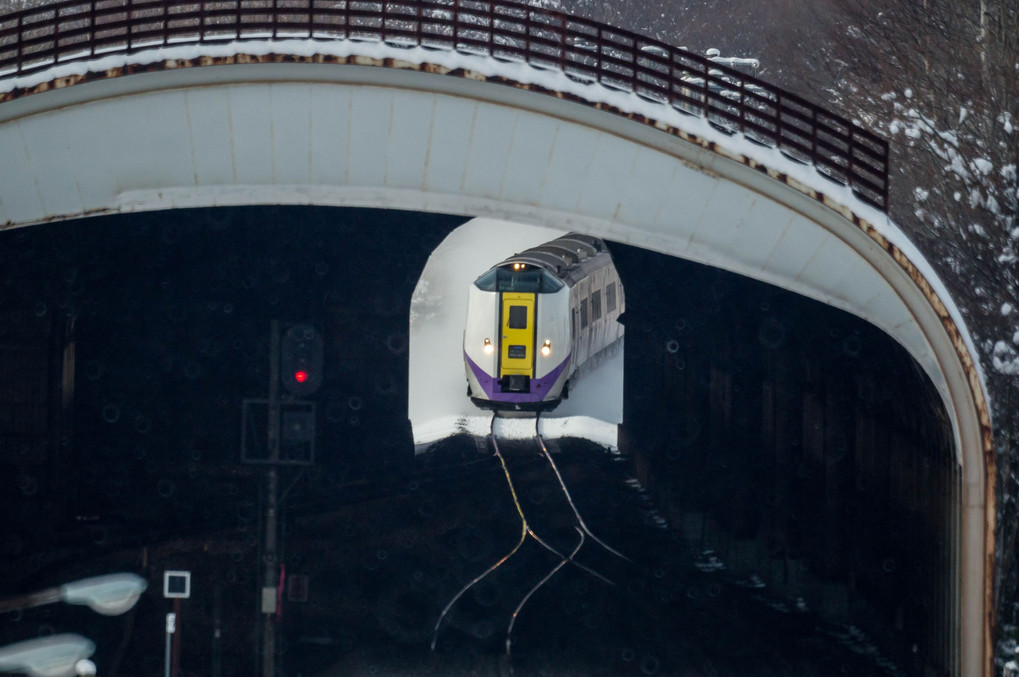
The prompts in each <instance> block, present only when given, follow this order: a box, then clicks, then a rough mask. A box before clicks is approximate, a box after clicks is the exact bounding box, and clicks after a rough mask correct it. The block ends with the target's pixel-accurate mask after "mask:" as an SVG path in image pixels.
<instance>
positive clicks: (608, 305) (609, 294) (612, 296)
mask: <svg viewBox="0 0 1019 677" xmlns="http://www.w3.org/2000/svg"><path fill="white" fill-rule="evenodd" d="M615 309H616V283H615V282H609V286H607V287H605V312H606V313H611V312H612V311H613V310H615Z"/></svg>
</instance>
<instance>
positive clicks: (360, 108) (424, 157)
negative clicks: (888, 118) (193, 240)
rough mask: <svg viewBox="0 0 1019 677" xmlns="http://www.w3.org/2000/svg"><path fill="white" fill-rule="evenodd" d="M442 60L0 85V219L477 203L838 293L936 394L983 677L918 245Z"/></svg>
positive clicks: (491, 212) (972, 642)
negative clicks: (447, 68)
mask: <svg viewBox="0 0 1019 677" xmlns="http://www.w3.org/2000/svg"><path fill="white" fill-rule="evenodd" d="M236 60H237V59H235V61H236ZM376 65H381V63H380V64H376ZM461 75H465V77H448V76H445V75H441V74H433V73H429V72H422V69H421V68H420V67H414V68H366V67H364V66H355V65H337V64H323V63H302V64H284V63H252V64H248V65H237V64H233V65H211V66H208V67H201V68H184V69H175V68H170V67H169V66H167V65H166V64H163V66H162V67H161V68H156V69H153V72H151V73H147V74H141V75H134V76H131V77H113V78H106V79H98V80H97V81H95V82H90V83H87V84H82V85H78V86H74V87H54V88H53V89H51V90H50V91H46V92H44V93H40V94H33V95H32V96H24V97H20V98H14V99H13V100H10V101H8V102H6V103H3V104H2V105H0V157H2V158H4V162H3V163H2V164H0V225H2V226H3V227H7V228H11V227H18V226H26V225H31V224H38V223H44V222H48V221H54V220H62V219H68V218H75V217H80V216H85V215H97V214H113V213H127V212H134V211H144V210H156V209H172V208H181V207H194V206H219V205H238V204H318V205H336V206H373V207H389V208H404V209H413V210H425V211H436V212H446V213H456V214H463V215H467V216H479V215H483V216H491V217H495V218H500V219H506V220H510V221H517V222H522V223H529V224H533V225H541V226H549V227H555V228H560V229H576V230H582V231H586V232H590V233H593V234H596V235H599V236H602V237H605V238H609V239H613V240H618V241H621V242H625V243H628V244H634V245H637V246H641V247H644V248H648V249H653V250H657V251H660V252H663V253H668V254H671V255H675V256H679V257H683V258H687V259H691V260H694V261H698V262H702V263H707V264H710V265H714V266H718V267H721V268H725V269H728V270H731V271H733V272H737V273H740V274H743V275H747V276H749V277H753V278H756V279H759V280H763V281H766V282H770V283H772V284H776V285H778V286H781V287H784V288H787V289H789V290H792V291H795V292H798V293H801V294H803V295H805V296H808V297H811V298H815V299H818V300H820V301H823V302H825V303H828V304H830V305H833V306H836V307H839V308H842V309H844V310H847V311H849V312H851V313H853V314H855V315H857V316H859V317H861V318H864V319H866V320H868V321H870V322H872V323H873V324H875V325H877V326H878V327H880V328H882V329H883V330H885V331H886V332H887V333H888V334H889V335H891V336H892V337H893V338H895V340H897V341H898V342H899V343H901V344H902V345H903V346H904V347H905V348H906V349H907V350H908V351H909V352H910V353H911V354H912V355H913V356H914V358H915V359H916V360H917V362H918V363H919V364H920V365H921V366H922V367H923V368H924V370H925V371H926V372H927V374H928V375H929V376H930V378H931V380H932V381H933V383H934V385H935V387H936V388H937V389H938V391H939V393H940V394H941V396H942V398H943V400H944V402H945V406H946V411H947V412H948V415H949V417H950V418H951V421H952V425H953V430H954V433H955V438H956V449H957V462H958V463H959V465H960V467H961V471H962V484H963V486H962V489H961V503H960V505H959V506H958V519H959V533H958V534H953V539H954V540H955V543H956V548H955V552H956V554H957V556H956V561H957V562H958V564H957V566H958V572H959V574H958V577H957V578H958V585H959V587H958V590H957V592H956V595H957V599H958V604H959V617H958V619H957V623H958V625H957V633H958V635H959V637H960V639H959V660H958V664H959V668H960V674H965V675H989V674H991V670H992V669H993V668H992V663H991V644H990V643H991V635H992V625H993V618H992V614H993V605H992V597H991V580H992V572H993V553H994V543H993V534H994V493H993V488H994V484H993V482H994V469H993V454H992V450H991V439H990V432H989V430H990V426H989V418H988V414H987V406H986V402H985V401H984V394H983V393H984V390H983V386H982V383H981V382H980V374H979V371H978V367H977V366H976V358H975V354H974V352H973V350H972V347H971V345H972V344H971V342H970V341H969V340H968V336H967V335H966V334H965V329H964V327H962V325H961V323H960V321H959V320H958V317H959V315H958V313H957V311H955V310H954V306H953V305H952V303H951V299H949V298H947V296H946V294H945V293H944V292H943V287H942V286H941V285H940V283H939V282H938V281H937V279H936V278H935V277H934V276H933V273H931V272H929V271H930V268H929V267H928V266H927V265H926V264H925V262H923V260H922V258H921V257H920V255H919V254H918V253H917V252H915V251H911V250H910V249H909V248H904V247H903V246H902V243H901V242H900V241H898V240H896V239H895V238H894V237H892V236H891V235H893V234H894V233H893V231H894V226H891V225H890V224H884V226H883V227H881V228H879V227H877V226H875V225H873V224H872V223H870V222H868V221H867V220H865V219H863V218H861V217H860V216H859V212H856V211H854V210H853V208H852V207H851V206H847V205H846V204H841V205H840V204H837V203H836V202H834V201H832V200H831V199H829V198H827V197H826V196H825V195H822V194H820V193H818V192H817V191H814V190H812V189H810V188H807V187H806V186H803V185H800V184H797V183H796V182H795V181H785V182H783V181H778V180H776V176H777V173H776V172H775V171H774V168H772V169H771V170H769V168H766V167H763V166H761V165H760V164H758V163H755V162H754V161H752V160H750V159H748V158H746V157H744V156H743V155H741V154H740V153H738V152H736V153H734V152H731V151H730V152H726V151H724V150H723V149H720V148H718V147H715V146H714V145H711V144H706V143H701V142H700V141H699V140H698V139H697V138H696V137H694V136H692V135H690V134H686V133H683V132H682V131H681V130H676V129H664V130H663V129H662V125H655V124H654V122H653V121H635V120H631V119H628V118H627V117H625V116H621V115H613V114H609V113H606V112H605V111H603V110H599V109H597V108H596V107H593V106H587V105H582V104H579V103H577V102H575V101H570V100H566V99H563V98H556V97H549V96H538V95H535V94H532V93H529V92H526V91H522V90H521V89H520V88H513V87H496V86H493V85H492V84H489V83H485V82H479V81H478V80H479V79H484V78H475V77H471V75H470V74H469V73H461ZM53 84H54V85H57V84H60V83H53ZM663 131H664V132H668V133H663ZM769 173H770V174H771V175H769ZM865 213H868V214H869V213H871V212H869V211H866V212H865ZM872 218H873V217H872ZM895 232H897V231H895Z"/></svg>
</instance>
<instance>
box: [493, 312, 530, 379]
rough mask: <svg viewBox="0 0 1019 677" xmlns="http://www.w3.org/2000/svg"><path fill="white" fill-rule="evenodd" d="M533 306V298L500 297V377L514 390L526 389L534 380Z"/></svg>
mask: <svg viewBox="0 0 1019 677" xmlns="http://www.w3.org/2000/svg"><path fill="white" fill-rule="evenodd" d="M534 304H535V295H534V294H521V293H511V292H503V294H502V322H501V325H502V340H501V341H500V342H499V343H500V346H501V347H500V353H499V358H500V360H499V362H500V364H499V376H500V377H501V378H504V379H507V382H509V383H511V384H512V385H513V388H512V389H513V390H521V389H527V387H528V385H529V381H530V379H532V378H534ZM507 377H516V378H507ZM521 377H523V378H521Z"/></svg>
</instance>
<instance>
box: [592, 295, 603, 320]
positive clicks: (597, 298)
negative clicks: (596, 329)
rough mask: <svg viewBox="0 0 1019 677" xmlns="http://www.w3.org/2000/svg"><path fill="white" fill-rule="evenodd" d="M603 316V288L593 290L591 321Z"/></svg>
mask: <svg viewBox="0 0 1019 677" xmlns="http://www.w3.org/2000/svg"><path fill="white" fill-rule="evenodd" d="M600 318H601V290H600V289H599V290H598V291H593V292H591V321H592V322H597V321H598V319H600Z"/></svg>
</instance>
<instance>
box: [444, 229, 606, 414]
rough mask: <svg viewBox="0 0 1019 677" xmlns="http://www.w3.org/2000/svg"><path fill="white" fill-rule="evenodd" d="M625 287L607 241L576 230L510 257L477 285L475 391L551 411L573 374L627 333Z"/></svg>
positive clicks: (469, 350) (468, 330)
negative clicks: (624, 322)
mask: <svg viewBox="0 0 1019 677" xmlns="http://www.w3.org/2000/svg"><path fill="white" fill-rule="evenodd" d="M624 310H625V300H624V296H623V286H622V284H621V282H620V280H619V275H618V273H617V272H616V267H615V265H613V263H612V256H611V255H610V254H609V252H608V249H607V248H606V247H605V243H604V242H602V241H601V240H599V239H597V238H593V237H590V236H586V235H580V234H576V233H570V234H569V235H565V236H563V237H561V238H557V239H555V240H552V241H551V242H547V243H545V244H543V245H540V246H538V247H534V248H533V249H528V250H526V251H524V252H521V253H519V254H516V255H514V256H511V257H510V258H508V259H506V260H505V261H503V262H501V263H499V264H498V265H496V266H495V267H493V268H491V269H490V270H489V271H488V272H486V273H485V274H484V275H482V276H480V277H479V278H478V279H477V280H476V281H475V282H474V284H473V285H471V288H470V291H469V293H468V299H467V323H466V326H465V328H464V365H465V370H466V375H467V383H468V393H469V394H470V396H471V398H472V399H473V400H474V402H475V403H476V404H478V405H479V406H483V407H489V408H508V409H551V408H553V407H554V406H555V405H557V404H558V403H559V401H560V400H561V399H562V397H563V396H564V394H566V393H568V383H569V380H570V377H571V376H573V375H574V373H575V372H576V370H577V369H578V368H579V367H580V366H581V365H583V364H584V363H585V362H586V361H587V360H589V359H591V358H592V357H594V356H595V355H597V354H598V353H600V352H601V351H602V350H604V349H605V348H607V347H609V346H611V345H612V344H614V343H615V342H616V341H618V340H619V339H620V338H622V336H623V326H622V324H620V323H619V322H618V319H619V316H620V315H622V313H623V312H624Z"/></svg>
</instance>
